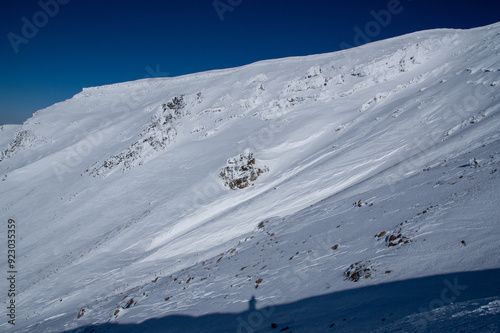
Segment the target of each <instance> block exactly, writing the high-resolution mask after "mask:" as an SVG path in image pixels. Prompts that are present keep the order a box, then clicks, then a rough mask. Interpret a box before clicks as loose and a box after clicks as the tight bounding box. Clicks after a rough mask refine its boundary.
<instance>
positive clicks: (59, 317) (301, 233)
mask: <svg viewBox="0 0 500 333" xmlns="http://www.w3.org/2000/svg"><path fill="white" fill-rule="evenodd" d="M499 82H500V24H495V25H491V26H487V27H483V28H478V29H472V30H467V31H462V30H433V31H424V32H419V33H415V34H411V35H406V36H402V37H399V38H393V39H390V40H385V41H381V42H377V43H372V44H368V45H365V46H362V47H358V48H355V49H351V50H346V51H342V52H336V53H332V54H323V55H315V56H308V57H297V58H287V59H279V60H271V61H263V62H258V63H255V64H251V65H248V66H244V67H240V68H234V69H227V70H218V71H211V72H206V73H199V74H192V75H187V76H182V77H176V78H157V79H144V80H139V81H135V82H127V83H120V84H115V85H110V86H102V87H95V88H88V89H84V90H83V91H82V92H81V93H79V94H77V95H76V96H74V97H73V98H72V99H70V100H67V101H64V102H61V103H58V104H55V105H53V106H51V107H49V108H47V109H44V110H40V111H38V112H37V113H36V114H35V115H34V116H33V117H32V118H30V119H29V120H27V121H26V122H25V123H24V124H23V125H22V126H21V127H12V126H3V127H1V128H0V145H1V146H0V150H1V151H2V155H1V157H0V176H1V179H2V181H1V182H0V186H1V187H0V201H1V203H2V209H1V211H0V220H1V221H3V222H2V223H5V224H7V221H8V220H9V219H12V220H14V221H15V222H16V234H15V235H16V249H17V257H16V266H15V268H16V270H17V272H18V273H17V280H16V296H15V302H16V303H15V304H16V309H17V312H16V325H15V326H12V325H10V324H8V323H7V320H4V321H3V322H1V323H0V329H1V330H6V331H8V330H11V331H20V332H60V331H65V330H71V329H75V328H78V327H85V326H88V325H98V324H102V325H101V326H99V327H98V328H94V332H96V329H97V331H99V330H100V329H102V330H103V331H104V330H107V329H108V328H110V329H111V328H112V327H117V326H112V324H113V325H114V324H120V325H123V324H131V323H140V322H143V321H145V320H147V319H150V318H162V317H167V316H172V315H189V316H202V315H209V314H213V313H239V312H241V311H245V310H246V309H247V308H248V304H249V300H250V298H251V297H252V296H255V298H256V300H257V304H258V307H269V306H279V305H283V304H287V303H290V304H301V303H300V302H299V303H291V302H297V301H300V300H305V299H308V300H314V299H316V298H315V297H319V298H318V299H321V297H320V296H322V295H329V294H331V293H335V292H339V291H345V290H350V289H354V288H360V287H367V286H373V285H378V284H381V283H389V285H391V283H394V281H404V280H408V279H413V278H422V277H426V276H437V275H439V274H446V273H454V272H470V271H480V270H485V269H496V268H500V259H499V258H500V246H499V242H498V238H499V237H500V226H499V224H498V216H499V210H500V209H499V208H498V202H499V200H498V199H499V191H498V188H499V175H500V171H498V170H497V169H498V168H499V166H500V165H499V163H500V144H499V143H500V141H499V140H500V131H499V130H500V119H499V116H500V113H499V112H500V100H499V99H498V96H499V93H498V92H499V90H498V89H499V87H500V86H499V84H498V83H499ZM5 230H6V228H5ZM0 242H1V244H3V245H2V248H4V249H6V248H7V245H6V243H7V234H6V233H5V236H3V237H2V239H1V240H0ZM0 267H1V271H2V272H4V273H3V274H7V273H6V272H7V271H9V267H8V266H7V261H6V260H4V261H3V262H1V263H0ZM494 272H497V271H494ZM478 274H479V273H478ZM482 274H483V273H482ZM495 274H497V275H498V273H495ZM497 275H495V276H497ZM478 276H479V275H478ZM6 277H8V276H6ZM3 280H4V283H5V281H6V279H3ZM486 280H487V279H486ZM486 280H485V281H486ZM490 280H491V279H490ZM490 280H488V281H490ZM2 285H4V284H2ZM408 285H410V284H408ZM444 286H446V285H444ZM490 287H491V288H490ZM443 288H444V287H443ZM5 289H6V290H7V286H6V287H5ZM395 290H396V291H395V292H397V293H401V288H400V289H397V288H396V289H395ZM438 290H439V291H441V289H439V288H438ZM482 290H483V293H482V294H481V295H479V294H477V299H475V298H474V294H472V295H468V296H467V299H464V302H465V301H467V302H476V303H467V304H465V303H464V305H463V307H461V308H460V307H459V306H458V307H456V308H457V309H462V310H463V311H462V310H461V311H462V312H463V313H465V312H466V311H469V310H470V309H471V308H473V307H474V304H481V306H482V305H484V306H489V307H488V309H490V308H491V309H492V310H488V311H490V312H491V313H492V315H491V316H476V317H477V318H480V319H476V320H478V321H479V320H484V321H487V323H488V325H497V326H491V327H497V328H498V327H499V326H498V325H500V323H499V322H498V320H497V319H495V318H498V313H499V309H498V302H499V300H500V291H499V290H498V288H494V286H492V285H488V284H487V285H485V286H484V289H482ZM484 290H486V292H484ZM488 291H489V293H488ZM363 295H364V294H363V293H361V292H360V293H356V292H354V296H353V297H358V298H357V299H356V300H357V302H363V301H364V296H363ZM427 296H429V297H430V298H431V299H432V298H436V299H439V300H441V299H442V295H439V292H438V294H436V295H432V294H427ZM380 297H381V298H382V300H383V299H384V295H380ZM457 297H458V296H457ZM447 299H449V298H447ZM2 300H3V302H4V306H3V309H4V310H3V311H6V305H8V304H9V302H10V300H11V298H7V296H6V293H4V295H3V296H2ZM420 301H421V300H416V301H415V302H417V303H416V304H413V305H414V307H415V309H419V304H418V302H420ZM457 301H460V299H459V298H458V299H457ZM353 302H354V301H353ZM410 302H411V300H410ZM441 303H442V304H441ZM441 303H439V305H440V306H441V305H443V306H447V305H449V304H450V303H451V302H445V301H441ZM352 304H354V303H352ZM372 304H374V303H372ZM397 304H401V300H400V302H399V303H398V302H392V303H390V304H389V305H388V307H386V308H387V309H388V308H390V306H392V307H394V306H397ZM319 305H320V304H318V309H320V308H321V307H320V306H319ZM386 305H387V304H386ZM423 305H426V304H423ZM383 306H384V305H383V302H382V301H381V304H379V303H376V307H377V308H378V309H380V308H381V307H382V308H383ZM285 308H286V307H285ZM424 308H425V307H424ZM297 309H300V307H298V308H296V311H290V308H288V310H287V311H284V312H280V313H281V314H280V320H281V321H280V323H282V322H287V323H288V324H287V325H288V326H289V329H288V331H291V330H294V329H295V331H297V330H298V331H301V330H300V329H302V331H304V329H305V326H304V320H305V321H307V317H306V318H301V319H300V318H299V316H298V315H297V314H298V313H299V312H300V313H304V312H301V311H298V310H297ZM426 309H427V310H429V307H428V306H427V308H426ZM323 310H324V311H326V310H325V309H323ZM431 310H432V309H431ZM318 311H319V310H318ZM412 311H413V310H412ZM415 311H417V314H416V315H419V314H418V313H423V310H415ZM450 311H451V310H450ZM464 311H465V312H464ZM485 311H486V310H485ZM462 312H461V313H462ZM469 312H470V313H475V314H477V312H474V311H473V310H470V311H469ZM490 312H488V313H490ZM253 313H257V314H259V313H260V312H258V311H257V310H256V311H254V312H253ZM283 313H284V314H283ZM287 313H288V317H286V314H287ZM366 313H368V314H369V312H366ZM450 313H453V315H456V314H457V313H456V312H453V311H451V312H450ZM407 315H408V313H399V314H398V316H399V317H397V318H396V316H395V317H394V319H393V320H392V321H389V320H387V321H383V322H382V321H379V319H378V317H377V324H378V325H382V328H381V329H383V327H384V326H383V325H387V328H390V329H392V330H397V329H398V326H397V325H400V324H398V323H401V325H407V324H408V320H406V319H405V318H406V316H407ZM420 315H421V316H422V314H420ZM367 316H368V315H367ZM464 316H465V318H470V317H471V316H468V315H464ZM3 317H4V318H6V317H7V316H3ZM365 317H366V316H365ZM476 317H474V318H476ZM322 318H324V320H325V324H326V321H327V315H326V314H325V316H322ZM396 319H398V320H399V321H396ZM272 320H273V317H272V315H269V316H268V317H266V321H265V322H264V321H263V322H262V323H260V324H261V326H262V325H267V326H265V327H266V328H264V326H262V328H261V327H260V326H259V325H260V324H259V325H256V326H255V327H254V326H251V327H250V329H251V330H252V331H253V330H255V331H258V330H264V331H265V330H267V329H269V331H273V330H276V329H282V328H284V327H277V328H276V329H273V328H272V327H270V326H269V325H270V324H269V323H268V321H269V322H272ZM495 320H496V321H495ZM320 322H321V323H323V322H322V321H320ZM107 323H109V325H111V326H106V325H108V324H107ZM364 323H366V325H367V326H366V327H365V329H367V330H368V329H373V330H374V329H377V328H378V327H377V326H373V325H374V324H373V323H371V322H370V321H364ZM239 324H241V323H239V322H235V323H234V327H235V328H236V329H237V327H238V325H239ZM294 324H296V325H297V326H296V327H295V328H294V326H293V325H294ZM389 325H392V326H389ZM394 325H396V326H394ZM436 325H437V324H436ZM257 326H259V327H257ZM313 326H314V325H313ZM338 326H339V325H338V324H337V327H338ZM119 327H120V330H124V329H125V330H126V329H127V327H130V330H135V329H140V325H139V328H137V327H135V326H133V325H131V326H123V327H122V326H119ZM148 327H149V326H148ZM321 327H324V326H321ZM321 327H316V328H315V329H314V331H315V332H318V331H322V328H321ZM355 327H362V326H360V324H359V323H358V326H355ZM401 327H404V326H401ZM436 327H438V326H436ZM351 328H352V326H351ZM144 329H146V328H144ZM157 329H158V331H164V330H165V328H164V327H157ZM240 329H241V327H240ZM245 329H246V330H247V331H248V330H249V328H248V327H246V328H245ZM328 329H330V327H324V330H325V331H328ZM344 329H349V330H350V327H349V326H347V325H345V326H344ZM88 331H90V329H89V330H88ZM200 331H210V332H212V331H213V332H218V331H220V330H219V329H218V328H217V327H216V326H214V327H204V328H203V330H202V329H200Z"/></svg>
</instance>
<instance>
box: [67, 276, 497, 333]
mask: <svg viewBox="0 0 500 333" xmlns="http://www.w3.org/2000/svg"><path fill="white" fill-rule="evenodd" d="M353 286H354V285H353ZM256 303H257V305H258V300H257V301H256V299H255V298H254V297H253V296H252V299H251V300H250V301H249V310H248V311H245V312H241V313H213V314H207V315H203V316H200V317H191V316H187V315H169V316H165V317H163V318H155V319H149V320H146V321H144V322H142V323H138V324H117V323H103V324H98V325H92V326H87V327H80V328H77V329H74V330H71V331H67V332H68V333H69V332H71V333H77V332H78V333H83V332H85V333H99V332H237V333H250V332H347V331H352V330H362V331H380V332H392V331H394V332H396V331H401V330H403V331H407V332H432V331H435V332H438V331H439V332H443V331H445V332H446V331H448V332H449V331H457V330H458V331H463V332H466V331H475V330H480V331H485V332H488V331H490V332H496V331H497V332H498V331H500V269H494V270H484V271H475V272H465V273H453V274H445V275H437V276H431V277H424V278H418V279H411V280H405V281H398V282H391V283H385V284H380V285H375V286H367V287H362V288H357V289H351V290H346V291H341V292H335V293H331V294H326V295H321V296H315V297H310V298H307V299H303V300H300V301H296V302H293V303H289V304H280V305H274V306H267V307H263V308H259V307H258V306H256Z"/></svg>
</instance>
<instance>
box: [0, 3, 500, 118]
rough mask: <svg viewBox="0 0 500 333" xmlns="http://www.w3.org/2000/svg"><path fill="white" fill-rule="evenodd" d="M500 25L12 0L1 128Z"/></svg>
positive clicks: (259, 6) (396, 7) (414, 11)
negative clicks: (47, 114)
mask: <svg viewBox="0 0 500 333" xmlns="http://www.w3.org/2000/svg"><path fill="white" fill-rule="evenodd" d="M498 21H500V2H499V1H498V0H471V1H460V0H454V1H450V0H381V1H379V0H366V1H362V0H359V1H345V0H344V1H335V0H323V1H319V0H308V1H305V0H303V1H298V0H215V1H214V0H191V1H180V0H174V1H170V0H161V1H160V0H152V1H149V0H141V1H139V0H136V1H131V0H120V1H111V0H3V1H2V6H1V9H0V125H1V124H6V123H7V124H13V123H17V124H20V123H22V122H23V121H25V120H26V119H28V118H29V117H31V115H32V113H33V112H35V111H37V110H39V109H42V108H45V107H47V106H50V105H52V104H54V103H56V102H60V101H63V100H65V99H68V98H71V97H72V96H73V95H75V94H77V93H78V92H80V91H81V90H82V88H83V87H90V86H98V85H103V84H110V83H117V82H124V81H131V80H137V79H141V78H145V77H151V76H178V75H182V74H188V73H194V72H200V71H205V70H210V69H219V68H228V67H235V66H240V65H245V64H248V63H252V62H255V61H258V60H264V59H272V58H282V57H288V56H298V55H310V54H317V53H326V52H333V51H337V50H339V49H342V48H346V47H348V46H357V45H360V44H363V43H366V42H369V41H376V40H380V39H386V38H389V37H394V36H398V35H402V34H405V33H410V32H415V31H419V30H426V29H433V28H472V27H478V26H483V25H487V24H491V23H495V22H498ZM360 32H361V33H360Z"/></svg>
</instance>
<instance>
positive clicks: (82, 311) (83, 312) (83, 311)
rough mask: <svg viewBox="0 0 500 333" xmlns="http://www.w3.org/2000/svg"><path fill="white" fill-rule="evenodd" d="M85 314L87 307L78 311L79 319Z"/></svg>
mask: <svg viewBox="0 0 500 333" xmlns="http://www.w3.org/2000/svg"><path fill="white" fill-rule="evenodd" d="M84 314H85V309H83V308H82V309H80V312H78V316H77V317H76V318H77V319H80V318H81V317H83V315H84Z"/></svg>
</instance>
